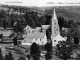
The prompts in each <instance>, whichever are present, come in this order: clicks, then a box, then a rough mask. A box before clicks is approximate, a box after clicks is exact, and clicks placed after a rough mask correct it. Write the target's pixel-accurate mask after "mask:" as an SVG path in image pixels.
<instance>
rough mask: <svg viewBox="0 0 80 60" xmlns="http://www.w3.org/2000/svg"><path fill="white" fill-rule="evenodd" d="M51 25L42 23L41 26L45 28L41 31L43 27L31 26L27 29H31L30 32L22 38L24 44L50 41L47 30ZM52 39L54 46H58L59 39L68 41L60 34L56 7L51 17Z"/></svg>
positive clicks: (40, 43) (43, 43)
mask: <svg viewBox="0 0 80 60" xmlns="http://www.w3.org/2000/svg"><path fill="white" fill-rule="evenodd" d="M27 27H29V26H27ZM49 27H50V25H42V26H41V28H42V30H43V31H42V32H40V30H41V28H40V29H37V28H36V29H32V28H30V27H29V28H28V29H26V31H27V30H29V33H28V34H27V35H26V37H25V38H24V40H22V45H28V44H29V45H31V44H32V43H33V42H35V43H37V44H39V45H45V44H46V43H47V42H48V41H47V37H46V30H47V29H48V28H49ZM37 30H38V31H37ZM51 40H52V46H53V47H54V46H56V45H57V44H58V43H59V41H66V39H65V38H63V37H62V36H61V35H60V30H59V25H58V19H57V15H56V12H55V8H54V11H53V15H52V18H51Z"/></svg>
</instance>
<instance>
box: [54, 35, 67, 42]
mask: <svg viewBox="0 0 80 60" xmlns="http://www.w3.org/2000/svg"><path fill="white" fill-rule="evenodd" d="M53 40H57V41H66V39H64V38H63V37H62V36H61V35H60V34H58V35H57V36H56V37H55V38H53Z"/></svg>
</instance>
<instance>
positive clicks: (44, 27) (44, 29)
mask: <svg viewBox="0 0 80 60" xmlns="http://www.w3.org/2000/svg"><path fill="white" fill-rule="evenodd" d="M49 27H50V25H42V26H41V28H42V32H46V30H47V29H48V28H49Z"/></svg>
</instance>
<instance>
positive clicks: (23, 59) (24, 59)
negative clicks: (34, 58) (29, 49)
mask: <svg viewBox="0 0 80 60" xmlns="http://www.w3.org/2000/svg"><path fill="white" fill-rule="evenodd" d="M18 60H26V58H25V57H23V56H21V57H20V58H19V59H18Z"/></svg>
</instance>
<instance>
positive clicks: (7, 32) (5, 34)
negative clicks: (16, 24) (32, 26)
mask: <svg viewBox="0 0 80 60" xmlns="http://www.w3.org/2000/svg"><path fill="white" fill-rule="evenodd" d="M0 34H3V36H10V35H11V34H12V30H1V31H0Z"/></svg>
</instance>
